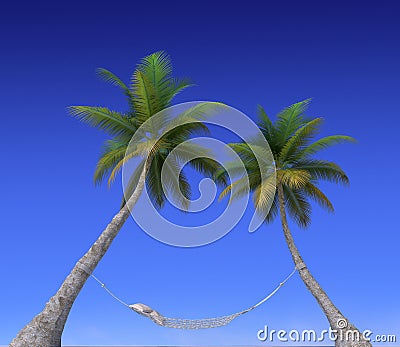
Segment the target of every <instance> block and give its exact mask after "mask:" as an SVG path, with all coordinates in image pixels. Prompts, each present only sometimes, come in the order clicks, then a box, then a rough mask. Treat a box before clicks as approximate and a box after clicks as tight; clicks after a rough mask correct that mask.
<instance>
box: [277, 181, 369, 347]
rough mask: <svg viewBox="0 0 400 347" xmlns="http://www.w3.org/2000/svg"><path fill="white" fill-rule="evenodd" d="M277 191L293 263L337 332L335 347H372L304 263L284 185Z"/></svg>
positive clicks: (284, 230)
mask: <svg viewBox="0 0 400 347" xmlns="http://www.w3.org/2000/svg"><path fill="white" fill-rule="evenodd" d="M277 189H278V200H279V211H280V215H281V222H282V228H283V233H284V235H285V240H286V243H287V245H288V247H289V250H290V253H291V254H292V258H293V261H294V263H295V265H296V267H297V269H298V272H299V274H300V277H301V279H302V280H303V282H304V284H305V285H306V287H307V289H308V290H309V291H310V292H311V294H312V295H313V296H314V298H315V299H316V300H317V302H318V304H319V306H320V307H321V308H322V311H323V312H324V314H325V316H326V317H327V319H328V321H329V324H330V326H331V329H332V330H333V331H336V333H335V336H337V338H336V340H335V346H336V347H349V346H352V347H353V346H357V347H372V345H371V343H370V342H369V341H366V340H365V339H364V338H363V335H362V334H361V333H360V331H359V330H358V329H357V328H356V327H355V326H354V325H353V324H351V323H350V322H349V321H348V319H347V318H345V317H344V316H343V314H342V313H341V312H340V311H339V309H338V308H337V307H336V306H335V305H334V304H333V302H332V301H331V300H330V299H329V297H328V295H327V294H326V293H325V291H324V290H323V289H322V288H321V286H320V285H319V283H318V282H317V281H316V280H315V278H314V277H313V276H312V275H311V273H310V271H309V270H308V268H307V266H306V265H305V263H304V261H303V258H302V257H301V255H300V253H299V250H298V249H297V247H296V245H295V243H294V240H293V237H292V234H291V232H290V229H289V225H288V221H287V217H286V210H285V196H284V192H283V187H282V185H278V188H277ZM357 336H358V338H357ZM357 340H358V341H357Z"/></svg>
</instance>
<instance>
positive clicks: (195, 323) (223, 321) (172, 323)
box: [77, 262, 305, 329]
mask: <svg viewBox="0 0 400 347" xmlns="http://www.w3.org/2000/svg"><path fill="white" fill-rule="evenodd" d="M77 266H78V267H79V268H80V269H81V270H83V271H85V272H86V273H88V274H89V275H90V276H91V277H92V278H93V279H94V280H95V281H96V282H97V283H99V284H100V286H101V287H102V288H103V289H104V290H105V291H106V292H107V293H108V294H109V295H111V296H112V297H113V298H114V299H115V300H117V301H118V302H119V303H121V304H122V305H124V306H126V307H128V308H129V309H131V310H133V311H135V312H136V313H138V314H140V315H142V316H144V317H147V318H149V319H151V320H152V321H153V322H154V323H156V324H158V325H160V326H163V327H166V328H175V329H209V328H217V327H221V326H224V325H227V324H229V323H230V322H231V321H232V320H234V319H235V318H237V317H239V316H241V315H243V314H245V313H247V312H250V311H252V310H254V309H255V308H256V307H258V306H260V305H262V304H263V303H264V302H266V301H267V300H268V299H270V298H271V297H272V296H273V295H274V294H275V293H276V292H277V291H278V290H279V289H280V288H282V286H283V285H284V284H285V283H286V282H287V281H288V280H289V279H290V278H291V277H292V276H293V275H294V274H295V272H296V271H297V270H301V269H303V268H304V267H305V265H304V263H302V264H301V266H295V268H294V269H293V271H292V272H291V273H290V274H289V275H288V276H287V277H286V278H285V279H284V280H283V281H282V282H280V283H279V285H278V286H277V287H276V288H275V289H274V290H273V291H272V292H271V293H270V294H268V295H267V296H266V297H265V298H264V299H262V300H261V301H259V302H258V303H256V304H255V305H253V306H251V307H249V308H248V309H245V310H243V311H240V312H236V313H233V314H230V315H228V316H220V317H215V318H203V319H183V318H169V317H164V316H163V315H162V314H161V313H159V312H157V311H156V310H154V309H152V308H151V307H149V306H147V305H145V304H142V303H136V304H133V305H129V304H127V303H126V302H124V301H122V300H121V299H120V298H118V297H117V296H116V295H115V294H114V293H112V292H111V291H110V290H109V289H108V288H107V287H106V285H105V284H104V283H103V282H101V281H100V280H99V279H98V278H97V277H96V276H94V275H93V274H92V273H91V272H90V271H89V269H88V268H87V267H86V266H85V265H84V264H82V263H80V262H78V263H77Z"/></svg>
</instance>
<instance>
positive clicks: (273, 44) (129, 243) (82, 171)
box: [0, 1, 400, 345]
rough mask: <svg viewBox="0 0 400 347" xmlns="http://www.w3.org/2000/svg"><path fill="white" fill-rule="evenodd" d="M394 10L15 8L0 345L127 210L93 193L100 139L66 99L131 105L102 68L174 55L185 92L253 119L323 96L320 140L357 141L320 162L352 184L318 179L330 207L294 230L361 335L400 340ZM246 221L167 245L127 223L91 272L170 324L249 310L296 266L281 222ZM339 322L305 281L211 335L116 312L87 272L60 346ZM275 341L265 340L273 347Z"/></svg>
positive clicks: (128, 5)
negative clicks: (254, 226)
mask: <svg viewBox="0 0 400 347" xmlns="http://www.w3.org/2000/svg"><path fill="white" fill-rule="evenodd" d="M399 10H400V8H399V5H398V4H397V3H396V2H395V1H380V2H375V3H368V2H361V1H359V2H357V1H353V2H348V1H346V2H344V1H343V2H340V1H334V2H333V1H281V2H279V3H278V2H272V1H258V2H256V1H245V2H241V3H240V4H239V3H235V2H224V1H219V2H206V1H202V2H198V3H194V2H193V3H190V2H178V1H175V2H161V1H158V2H157V1H153V2H151V3H146V2H141V3H139V2H133V1H131V2H129V1H113V2H108V3H106V2H101V1H85V2H77V1H68V2H56V1H52V2H50V1H35V2H28V1H25V2H23V1H13V2H11V1H10V2H7V3H4V4H2V9H1V11H0V29H1V32H2V35H1V56H0V61H1V64H0V74H1V83H0V95H1V100H2V101H1V113H2V115H1V129H2V136H1V137H0V142H1V148H2V158H1V161H2V170H1V179H0V191H1V196H2V198H1V209H0V211H1V212H0V213H1V238H2V240H1V242H0V262H1V264H2V266H1V267H0V278H1V280H0V281H1V282H0V293H1V295H0V307H1V310H0V344H7V343H8V342H9V341H10V340H11V339H12V338H13V336H15V334H16V333H17V331H18V330H19V329H20V328H22V326H23V325H24V324H26V323H27V322H28V321H29V320H30V319H31V318H32V317H33V316H34V315H35V314H36V313H38V312H39V311H40V310H41V309H42V307H43V305H44V303H45V302H46V301H47V299H48V298H49V297H50V296H51V295H52V294H53V293H54V292H55V291H56V290H57V288H58V286H59V285H60V283H61V282H62V280H63V279H64V277H65V276H66V275H67V274H68V272H69V271H70V269H71V267H72V266H73V264H74V262H75V261H76V260H77V259H78V258H79V257H80V256H81V255H82V254H83V253H84V252H85V251H86V250H87V248H88V247H90V245H91V243H92V242H93V241H94V240H95V239H96V238H97V236H98V234H99V233H100V232H101V230H102V229H103V228H104V226H105V225H106V224H107V223H108V222H109V221H110V219H111V218H112V216H113V215H114V213H115V212H116V210H117V207H118V204H119V200H120V197H121V184H120V181H117V183H116V184H115V186H114V187H113V188H112V189H111V190H109V191H108V190H107V188H106V187H101V188H98V187H94V186H93V184H92V175H93V170H94V167H95V164H96V159H97V156H98V154H99V150H100V147H101V143H102V141H103V140H104V139H105V138H106V137H105V135H104V134H101V133H99V132H98V131H96V130H94V129H91V128H89V127H88V126H86V125H84V124H80V123H79V122H78V121H76V120H74V119H72V118H71V117H69V116H68V115H67V114H66V111H65V109H66V107H67V106H69V105H79V104H86V105H107V106H109V107H111V108H114V109H119V110H123V109H124V108H125V100H124V98H123V96H121V95H120V93H119V91H118V90H117V89H115V88H113V87H111V86H109V85H106V84H105V83H103V82H101V81H99V80H98V79H97V78H96V77H95V74H94V71H95V69H96V68H97V67H104V68H107V69H110V70H112V71H113V72H114V73H116V74H117V75H119V76H121V78H123V79H124V80H127V79H128V78H129V76H130V73H131V72H132V71H133V69H134V66H135V64H136V63H137V61H138V60H139V59H140V58H141V57H143V56H145V55H147V54H149V53H152V52H154V51H157V50H160V49H164V50H167V51H168V53H169V54H170V55H171V57H172V60H173V63H174V66H175V73H176V74H177V75H178V76H189V77H191V78H192V79H193V80H194V81H195V82H196V84H197V86H196V87H194V88H191V89H190V90H187V91H186V92H185V93H183V94H182V95H180V96H179V98H177V99H176V102H183V101H191V100H217V101H222V102H225V103H227V104H229V105H232V106H234V107H236V108H238V109H240V110H242V111H243V112H245V113H247V114H249V115H251V116H252V117H254V114H255V109H256V105H257V104H258V103H260V104H262V105H263V106H264V107H265V108H266V110H267V111H268V112H269V114H270V115H274V114H276V113H277V112H278V111H279V110H280V109H282V108H283V107H285V106H287V105H289V104H291V103H294V102H297V101H299V100H302V99H305V98H308V97H312V98H314V99H313V103H312V106H311V108H310V111H309V114H310V115H313V116H323V117H325V119H326V122H325V125H324V129H323V133H322V135H327V134H336V133H340V134H349V135H352V136H354V137H355V138H357V139H358V141H359V143H358V144H357V145H343V146H340V147H336V148H334V149H332V150H329V151H326V152H325V153H324V154H325V157H327V158H329V159H332V160H335V161H337V162H338V163H339V164H340V165H342V166H343V168H344V169H345V170H346V172H347V173H348V175H349V177H350V179H351V186H350V188H342V187H336V186H331V185H324V187H325V190H326V192H327V194H328V195H329V196H330V197H331V199H332V201H333V202H334V204H335V207H336V212H335V214H334V215H329V214H327V213H325V212H324V211H321V210H320V209H318V208H317V209H315V210H314V214H313V219H314V221H313V224H312V226H311V227H310V228H309V229H308V230H306V231H301V230H298V229H297V228H296V227H295V226H294V225H293V232H294V237H295V239H296V242H297V243H298V246H299V248H300V250H301V252H302V253H303V255H304V258H305V261H306V262H307V263H308V265H309V268H310V269H311V271H312V272H313V274H314V275H315V277H316V278H317V279H318V280H319V281H320V283H321V285H322V286H323V287H324V289H325V290H326V291H327V293H328V294H329V295H330V296H331V298H332V300H333V301H334V302H335V303H336V304H337V306H338V307H339V308H340V309H341V310H342V312H343V313H344V314H345V315H346V316H347V317H348V318H349V319H350V320H351V321H352V322H354V323H355V324H356V325H357V326H358V327H359V328H360V329H362V330H363V329H370V330H372V331H374V332H375V333H376V334H397V338H398V340H399V339H400V330H399V327H400V314H399V309H400V299H399V296H398V292H399V287H400V285H399V277H398V272H399V271H398V269H399V265H400V264H399V263H400V261H399V260H400V259H399V251H398V250H399V241H400V236H399V233H398V227H397V225H398V216H399V212H400V211H399V207H398V198H397V197H398V193H399V188H398V177H399V174H398V170H399V164H398V160H397V159H396V158H397V157H398V150H399V145H398V137H399V136H398V134H399V130H398V129H399V126H400V121H399V114H398V113H399V111H398V96H399V80H400V74H399V72H400V68H399V61H400V49H399V42H400V37H399V36H400V27H399V24H398V17H399V14H400V11H399ZM250 215H251V211H249V212H248V214H247V215H246V216H245V218H243V220H242V222H241V223H239V224H238V226H237V227H236V228H235V229H234V230H233V231H232V232H230V233H229V234H228V235H227V236H226V237H224V238H223V239H221V240H219V241H218V242H216V243H213V244H211V245H209V246H206V247H200V248H196V249H180V248H175V247H171V246H166V245H164V244H161V243H159V242H157V241H155V240H153V239H152V238H150V237H149V236H147V235H146V234H145V233H143V232H142V231H141V230H140V229H139V228H138V226H137V225H136V224H135V223H134V222H133V221H132V220H130V221H128V222H127V223H126V225H125V226H124V228H123V230H122V231H121V233H120V235H119V236H118V238H117V239H116V240H115V242H114V243H113V245H112V247H111V249H110V250H109V252H108V253H107V255H106V256H105V258H104V259H103V260H102V262H101V263H100V265H99V267H98V269H97V270H96V274H97V275H98V277H100V278H101V279H102V280H103V281H105V282H106V283H107V284H108V286H109V287H110V288H111V289H113V290H114V291H115V292H116V293H118V294H119V295H120V296H121V297H122V298H124V299H125V300H126V301H129V302H137V301H141V302H145V303H148V304H150V305H152V306H154V307H155V308H157V309H158V310H159V311H161V312H162V313H164V314H166V315H171V316H182V317H194V316H195V317H196V316H200V317H207V316H213V315H224V314H229V313H231V312H235V311H238V310H241V309H243V308H246V307H248V306H250V305H252V304H253V303H255V302H256V301H257V300H259V299H261V298H262V297H263V296H264V295H265V294H266V293H268V292H269V291H270V290H271V289H273V287H274V286H275V285H276V283H277V282H279V281H280V280H281V279H282V277H284V276H285V275H286V274H287V273H288V272H290V271H291V269H292V263H291V257H290V255H289V252H288V250H287V247H286V245H285V243H284V239H283V235H282V232H281V229H280V227H279V224H278V223H275V224H273V225H271V226H268V227H264V228H263V229H262V230H259V231H258V232H256V233H254V234H249V233H248V232H247V225H248V222H249V218H250ZM264 325H268V326H269V327H270V328H271V329H287V330H291V329H316V330H322V329H324V328H326V327H327V321H326V320H325V318H324V316H323V314H322V313H321V311H320V309H319V307H318V305H317V304H316V302H315V301H314V299H313V298H312V296H311V295H310V294H309V293H308V292H307V290H306V289H305V287H304V285H303V284H302V282H301V281H300V279H299V278H298V276H296V277H295V278H294V279H293V280H291V281H290V282H289V283H288V284H287V285H286V286H285V287H284V288H283V289H282V290H281V292H280V293H279V294H278V295H277V296H275V297H274V298H273V299H271V300H270V301H269V302H268V303H267V304H265V305H264V306H262V307H260V308H259V309H258V310H256V311H253V312H251V313H249V314H248V315H246V316H244V317H241V318H239V319H237V320H236V321H234V322H232V323H231V324H230V325H229V326H227V327H223V328H219V329H215V330H206V331H175V330H168V329H165V328H161V327H158V326H156V325H154V324H153V323H151V322H150V321H148V320H146V319H144V318H141V317H139V316H137V315H135V314H134V313H132V312H130V311H129V310H127V309H126V308H124V307H123V306H121V305H119V304H118V303H116V302H115V301H113V300H112V299H111V298H110V297H109V296H107V294H106V293H105V292H103V291H102V289H101V288H100V287H98V285H97V284H96V283H95V282H94V281H93V280H91V279H89V281H88V282H87V284H86V285H85V287H84V288H83V290H82V292H81V294H80V295H79V297H78V299H77V301H76V303H75V305H74V306H73V309H72V312H71V315H70V318H69V320H68V323H67V325H66V328H65V333H64V335H63V343H64V344H66V345H72V344H76V345H77V344H86V345H98V344H101V345H114V344H117V345H118V344H132V345H136V344H145V345H160V344H164V345H167V344H168V345H177V344H178V345H179V344H189V345H228V344H236V345H238V344H247V345H250V344H251V345H255V344H263V343H260V342H258V341H257V337H256V334H257V331H258V330H259V329H261V328H263V326H264ZM264 344H265V343H264Z"/></svg>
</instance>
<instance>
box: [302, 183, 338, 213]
mask: <svg viewBox="0 0 400 347" xmlns="http://www.w3.org/2000/svg"><path fill="white" fill-rule="evenodd" d="M303 191H304V193H305V194H306V195H307V196H309V197H310V198H311V199H313V200H314V201H315V202H317V203H318V205H319V206H321V207H322V208H325V209H326V210H328V211H329V212H333V211H334V208H333V205H332V203H331V202H330V200H329V199H328V197H327V196H326V195H325V194H324V193H323V192H322V191H321V190H320V189H319V188H317V187H316V186H315V185H314V184H312V183H308V184H306V185H305V186H304V187H303Z"/></svg>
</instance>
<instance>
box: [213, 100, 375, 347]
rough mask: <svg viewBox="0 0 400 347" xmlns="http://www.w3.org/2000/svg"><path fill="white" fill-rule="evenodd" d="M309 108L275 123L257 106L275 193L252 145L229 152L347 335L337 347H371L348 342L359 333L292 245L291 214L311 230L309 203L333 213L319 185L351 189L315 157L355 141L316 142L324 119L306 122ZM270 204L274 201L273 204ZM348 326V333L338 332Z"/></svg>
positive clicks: (297, 107)
mask: <svg viewBox="0 0 400 347" xmlns="http://www.w3.org/2000/svg"><path fill="white" fill-rule="evenodd" d="M309 103H310V100H309V99H308V100H305V101H302V102H299V103H296V104H294V105H291V106H290V107H288V108H286V109H284V110H283V111H282V112H280V113H279V114H278V116H277V120H276V121H275V122H272V121H271V120H270V118H269V117H268V116H267V114H266V112H265V111H264V109H263V108H262V107H261V106H259V109H258V114H259V118H260V120H259V122H258V126H259V128H260V130H261V132H262V134H263V136H264V137H265V139H266V140H267V142H268V144H269V146H270V149H271V152H272V155H273V160H274V162H275V166H276V186H275V185H273V186H272V187H271V185H270V184H268V179H267V180H265V181H264V182H265V183H262V182H263V181H262V179H261V177H262V175H263V173H262V172H260V167H259V164H258V161H257V158H256V155H255V154H254V152H253V151H252V148H251V146H250V145H249V144H247V143H243V142H242V143H232V144H230V146H231V147H232V148H233V149H234V150H235V151H236V153H237V154H238V155H239V157H240V159H241V160H242V161H243V163H244V168H245V175H247V177H248V179H249V183H248V184H249V189H250V191H252V192H253V202H254V205H255V208H256V211H258V212H259V213H260V214H261V215H263V216H264V217H263V218H265V222H266V223H271V222H272V221H273V220H274V219H275V217H277V216H278V215H280V219H281V224H282V228H283V233H284V236H285V240H286V243H287V245H288V247H289V250H290V253H291V255H292V258H293V261H294V263H295V265H296V267H297V269H298V272H299V274H300V277H301V279H302V280H303V282H304V284H305V285H306V287H307V288H308V290H309V291H310V292H311V294H312V295H313V296H314V298H315V299H316V300H317V302H318V304H319V305H320V307H321V308H322V310H323V312H324V313H325V315H326V317H327V319H328V321H329V324H330V326H331V328H332V329H334V330H339V331H340V330H341V333H342V334H344V335H343V336H344V339H339V338H338V339H337V340H336V346H350V345H351V346H356V345H357V346H371V345H370V343H369V342H367V341H365V340H363V339H361V340H362V341H359V342H357V341H346V332H347V335H348V336H349V339H351V336H350V335H351V330H353V331H354V332H355V331H356V328H355V327H354V325H352V324H350V323H349V322H348V320H347V319H346V318H345V317H344V316H343V315H342V313H341V312H340V311H339V310H338V308H337V307H336V306H335V305H334V304H333V303H332V301H331V300H330V299H329V297H328V296H327V294H326V293H325V291H324V290H323V289H322V288H321V286H320V285H319V283H318V282H317V281H316V280H315V278H314V277H313V276H312V274H311V273H310V271H309V269H308V268H307V266H306V264H305V262H304V260H303V258H302V257H301V255H300V252H299V250H298V248H297V247H296V245H295V243H294V240H293V236H292V233H291V231H290V229H289V224H288V218H287V214H288V215H289V216H290V217H291V218H292V219H293V220H294V221H295V222H296V223H297V225H298V226H300V227H301V228H305V227H307V226H309V225H310V223H311V204H310V200H313V201H314V202H316V203H317V204H319V205H320V206H321V207H322V208H324V209H326V210H328V211H329V212H333V205H332V203H331V201H330V200H329V199H328V197H327V196H326V195H325V194H324V193H323V192H322V191H321V190H320V189H319V188H318V183H319V181H321V180H324V181H329V182H333V183H341V184H345V185H346V184H348V183H349V179H348V177H347V176H346V174H345V173H344V171H343V170H342V169H341V168H340V167H339V166H338V165H337V164H335V163H333V162H330V161H326V160H321V159H316V158H314V154H316V153H318V152H319V151H320V150H322V149H325V148H327V147H330V146H332V145H335V144H338V143H342V142H346V141H354V139H353V138H351V137H349V136H342V135H334V136H327V137H323V138H321V139H319V140H317V141H313V138H314V136H315V135H316V134H317V133H318V131H319V128H320V125H321V123H322V121H323V120H322V118H315V119H308V118H306V117H305V116H304V111H305V110H306V108H307V106H308V104H309ZM237 164H238V163H234V162H233V163H230V166H231V167H232V168H234V167H235V166H236V167H238V165H237ZM242 178H243V177H242ZM274 178H275V177H274ZM242 182H244V180H243V179H240V178H239V179H238V180H237V181H235V182H233V183H231V184H229V185H228V186H227V187H226V188H225V189H224V190H223V192H222V193H221V196H220V198H223V197H224V196H226V195H228V194H231V198H237V197H239V196H240V195H241V193H242V192H244V191H246V189H244V188H243V189H241V188H240V185H243V183H242ZM262 185H264V186H262ZM271 199H273V200H272V204H271ZM266 200H269V202H270V203H269V204H268V203H266ZM266 206H267V208H269V207H270V210H269V211H267V210H266ZM346 323H347V328H344V329H338V328H341V327H342V326H343V325H346ZM357 331H358V330H357ZM338 333H339V332H338ZM355 334H357V333H355ZM358 334H359V332H358ZM360 336H361V335H360Z"/></svg>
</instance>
